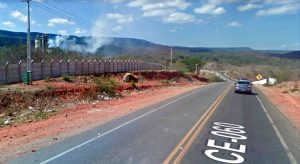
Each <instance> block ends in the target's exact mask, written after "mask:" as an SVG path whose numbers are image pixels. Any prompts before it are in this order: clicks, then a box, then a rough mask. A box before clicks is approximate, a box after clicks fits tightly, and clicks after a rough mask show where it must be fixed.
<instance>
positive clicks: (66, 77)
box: [62, 74, 72, 82]
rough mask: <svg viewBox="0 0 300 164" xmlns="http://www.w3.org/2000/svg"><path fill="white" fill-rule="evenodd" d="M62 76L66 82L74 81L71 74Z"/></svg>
mask: <svg viewBox="0 0 300 164" xmlns="http://www.w3.org/2000/svg"><path fill="white" fill-rule="evenodd" d="M62 78H63V80H64V81H66V82H72V80H71V77H70V76H69V75H67V74H65V75H63V77H62Z"/></svg>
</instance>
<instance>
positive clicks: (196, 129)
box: [163, 86, 232, 164]
mask: <svg viewBox="0 0 300 164" xmlns="http://www.w3.org/2000/svg"><path fill="white" fill-rule="evenodd" d="M231 87H232V86H230V87H228V88H227V89H226V90H225V91H224V92H223V93H222V94H221V95H220V96H219V97H218V98H217V99H216V100H215V101H214V102H213V104H212V105H211V106H210V107H209V108H208V110H207V111H206V112H205V113H204V114H203V116H202V117H200V119H199V120H198V121H197V122H196V124H195V125H194V126H193V127H192V128H191V129H190V130H189V131H188V132H187V133H186V135H185V136H184V137H183V139H182V140H181V141H180V142H179V143H178V145H177V146H176V147H175V148H174V149H173V150H172V151H171V153H170V154H169V155H168V157H167V158H166V159H165V160H164V162H163V164H169V163H175V164H177V163H179V162H180V161H181V160H182V158H183V157H184V155H185V154H186V152H187V150H188V149H189V148H190V146H191V145H192V143H193V142H194V140H195V139H196V137H197V136H198V134H199V133H200V131H201V130H202V128H203V127H204V125H205V124H206V123H207V121H208V119H209V118H210V117H211V115H212V114H213V113H214V111H215V110H216V109H217V107H218V106H219V104H220V103H221V102H222V100H223V99H224V97H225V96H226V95H227V93H228V91H229V90H230V88H231ZM172 161H173V162H172Z"/></svg>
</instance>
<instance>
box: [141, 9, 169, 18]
mask: <svg viewBox="0 0 300 164" xmlns="http://www.w3.org/2000/svg"><path fill="white" fill-rule="evenodd" d="M173 12H175V10H172V9H157V10H150V11H145V12H144V14H143V16H144V17H164V16H167V15H169V14H171V13H173Z"/></svg>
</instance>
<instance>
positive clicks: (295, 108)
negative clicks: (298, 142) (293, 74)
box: [257, 81, 300, 133]
mask: <svg viewBox="0 0 300 164" xmlns="http://www.w3.org/2000/svg"><path fill="white" fill-rule="evenodd" d="M257 87H258V88H259V89H260V90H262V91H263V92H264V94H265V95H266V96H267V97H268V98H269V100H270V101H271V102H272V103H273V104H274V105H275V106H277V107H278V109H279V110H280V111H281V113H282V114H283V115H284V116H285V117H286V118H287V119H288V120H289V121H290V122H291V123H292V124H293V126H294V127H295V128H296V129H297V130H298V132H299V133H300V92H299V88H300V81H299V82H298V83H291V82H286V83H282V84H280V85H277V86H271V87H264V86H257Z"/></svg>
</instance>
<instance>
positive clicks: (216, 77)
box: [208, 75, 224, 83]
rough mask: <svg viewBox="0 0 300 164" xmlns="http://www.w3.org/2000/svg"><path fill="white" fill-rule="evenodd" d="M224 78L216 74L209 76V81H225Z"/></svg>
mask: <svg viewBox="0 0 300 164" xmlns="http://www.w3.org/2000/svg"><path fill="white" fill-rule="evenodd" d="M223 81H224V80H223V79H221V78H220V77H218V76H216V75H214V76H212V77H210V78H209V80H208V82H210V83H213V82H223Z"/></svg>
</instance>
